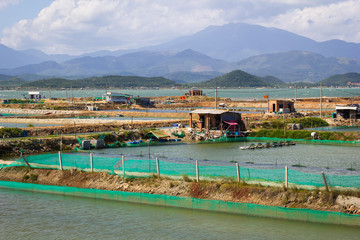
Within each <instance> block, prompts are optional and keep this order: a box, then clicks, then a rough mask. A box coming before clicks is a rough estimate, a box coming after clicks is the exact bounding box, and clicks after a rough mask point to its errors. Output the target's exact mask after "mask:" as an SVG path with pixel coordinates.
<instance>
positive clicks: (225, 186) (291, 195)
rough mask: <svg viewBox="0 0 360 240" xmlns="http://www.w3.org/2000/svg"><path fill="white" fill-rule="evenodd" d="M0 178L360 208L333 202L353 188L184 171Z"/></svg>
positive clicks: (21, 171)
mask: <svg viewBox="0 0 360 240" xmlns="http://www.w3.org/2000/svg"><path fill="white" fill-rule="evenodd" d="M0 181H16V182H25V183H35V184H45V185H56V186H68V187H78V188H94V189H103V190H112V191H125V192H142V193H150V194H165V195H172V196H183V197H193V198H201V199H212V200H222V201H229V202H243V203H254V204H261V205H271V206H283V207H291V208H308V209H318V210H327V211H342V212H347V213H352V214H360V209H358V208H355V209H354V210H351V211H350V209H348V208H346V207H344V206H341V205H338V204H336V199H337V197H338V196H339V195H343V196H344V195H345V196H354V197H360V192H359V191H358V190H357V191H354V190H343V191H342V190H337V189H331V191H323V190H320V189H318V188H316V189H313V190H308V189H299V188H298V187H296V186H291V187H289V188H287V189H286V188H285V187H270V186H262V185H260V184H256V185H251V184H248V183H246V182H243V181H242V182H240V183H239V182H237V181H235V180H234V179H230V178H229V179H224V180H218V181H215V180H212V181H209V180H201V181H199V182H196V181H195V180H194V179H191V178H189V177H188V176H186V175H184V176H183V178H182V179H178V178H177V179H171V178H169V177H158V176H155V175H154V176H152V177H146V178H121V177H119V176H118V175H110V174H107V173H100V172H94V173H89V172H82V171H78V170H75V169H73V170H63V171H60V170H48V169H29V168H27V167H6V168H3V169H1V170H0Z"/></svg>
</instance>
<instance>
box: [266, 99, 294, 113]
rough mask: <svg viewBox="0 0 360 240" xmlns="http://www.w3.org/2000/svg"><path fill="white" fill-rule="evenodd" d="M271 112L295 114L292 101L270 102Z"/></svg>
mask: <svg viewBox="0 0 360 240" xmlns="http://www.w3.org/2000/svg"><path fill="white" fill-rule="evenodd" d="M268 110H269V112H277V113H279V112H280V113H292V112H295V106H294V101H292V100H269V109H268Z"/></svg>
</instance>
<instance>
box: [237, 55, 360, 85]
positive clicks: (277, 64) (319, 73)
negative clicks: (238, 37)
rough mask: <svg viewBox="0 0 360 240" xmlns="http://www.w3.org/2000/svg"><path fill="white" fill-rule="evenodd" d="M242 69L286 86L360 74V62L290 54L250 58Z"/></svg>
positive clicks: (240, 66)
mask: <svg viewBox="0 0 360 240" xmlns="http://www.w3.org/2000/svg"><path fill="white" fill-rule="evenodd" d="M238 67H239V68H240V69H243V70H244V71H246V72H249V73H251V74H255V75H257V76H265V75H271V76H275V77H277V78H280V79H283V80H284V81H286V82H297V81H305V82H316V81H319V80H322V79H324V78H327V77H329V76H331V75H334V74H342V73H347V72H360V61H357V60H354V59H346V58H335V57H329V58H327V57H324V56H322V55H320V54H316V53H311V52H302V51H290V52H282V53H274V54H264V55H259V56H255V57H250V58H247V59H244V60H242V61H240V62H238Z"/></svg>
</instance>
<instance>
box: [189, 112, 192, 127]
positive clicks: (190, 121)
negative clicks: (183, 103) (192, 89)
mask: <svg viewBox="0 0 360 240" xmlns="http://www.w3.org/2000/svg"><path fill="white" fill-rule="evenodd" d="M189 117H190V120H189V125H190V128H192V113H190V114H189Z"/></svg>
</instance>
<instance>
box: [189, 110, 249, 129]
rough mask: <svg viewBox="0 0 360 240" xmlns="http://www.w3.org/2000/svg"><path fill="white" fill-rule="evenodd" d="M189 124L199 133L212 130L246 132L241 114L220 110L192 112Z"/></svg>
mask: <svg viewBox="0 0 360 240" xmlns="http://www.w3.org/2000/svg"><path fill="white" fill-rule="evenodd" d="M194 115H197V119H195V121H193V116H194ZM189 124H190V126H191V127H195V128H197V129H198V130H199V131H203V130H206V131H207V132H209V131H211V130H221V131H228V132H231V133H235V132H241V131H246V128H245V124H244V122H243V120H242V119H241V113H239V112H231V111H225V110H218V109H199V110H195V111H192V112H190V122H189Z"/></svg>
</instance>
